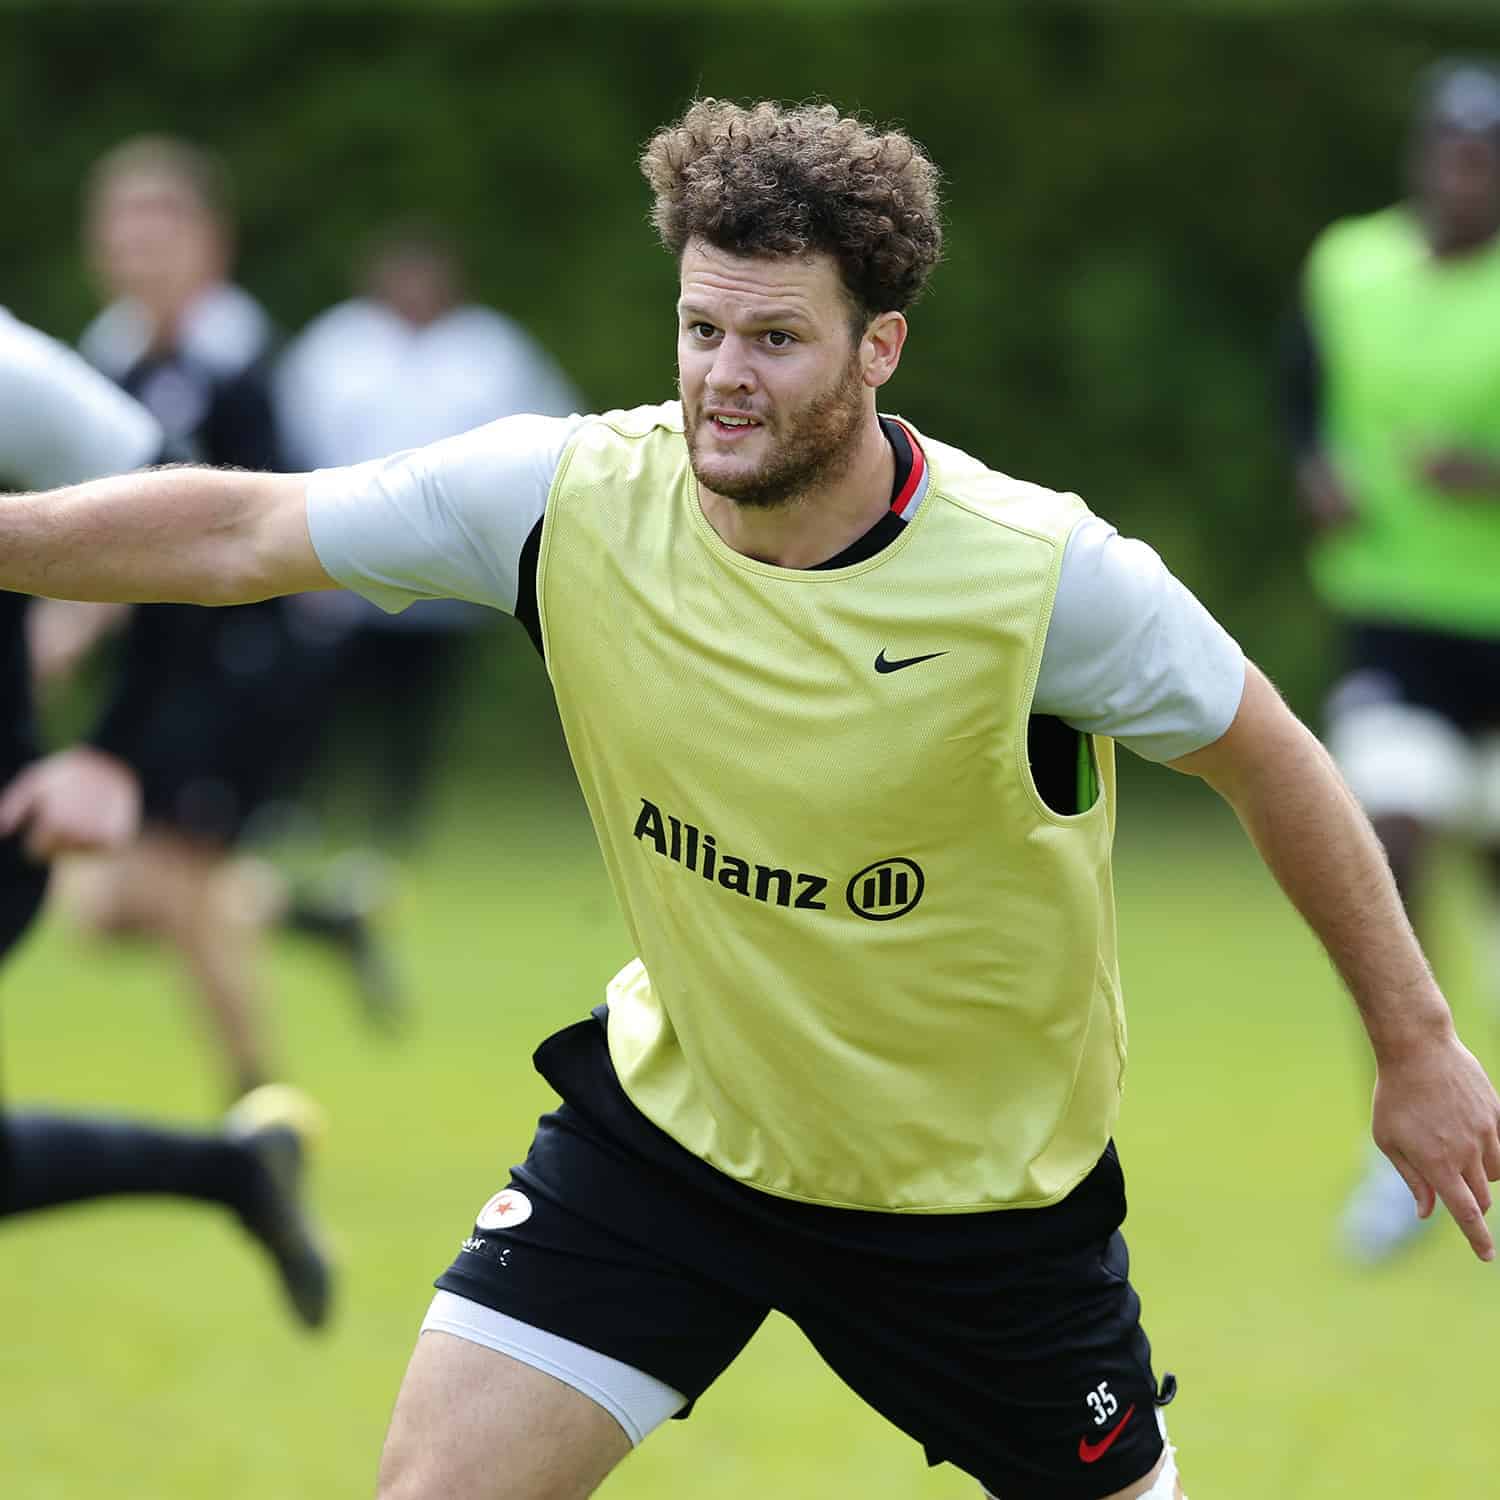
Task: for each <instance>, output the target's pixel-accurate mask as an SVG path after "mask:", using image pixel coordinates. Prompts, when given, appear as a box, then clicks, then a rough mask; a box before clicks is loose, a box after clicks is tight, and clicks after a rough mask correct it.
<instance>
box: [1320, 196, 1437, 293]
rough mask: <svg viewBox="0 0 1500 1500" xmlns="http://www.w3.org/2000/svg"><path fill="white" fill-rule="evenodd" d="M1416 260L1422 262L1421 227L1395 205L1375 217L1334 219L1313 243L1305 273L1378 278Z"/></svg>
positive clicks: (1361, 216) (1357, 216)
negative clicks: (1358, 274) (1374, 276)
mask: <svg viewBox="0 0 1500 1500" xmlns="http://www.w3.org/2000/svg"><path fill="white" fill-rule="evenodd" d="M1415 257H1422V258H1425V251H1424V247H1423V243H1422V232H1421V226H1420V225H1419V224H1418V222H1417V220H1416V218H1415V217H1414V215H1413V214H1412V212H1411V210H1410V209H1409V208H1408V207H1407V206H1406V205H1405V204H1402V203H1395V204H1392V205H1391V206H1390V207H1388V208H1382V209H1380V210H1378V211H1377V212H1375V213H1369V214H1353V215H1350V216H1349V217H1347V218H1342V219H1335V220H1334V221H1333V223H1331V224H1329V225H1328V226H1327V228H1325V229H1324V230H1323V231H1322V232H1321V233H1320V234H1319V235H1318V237H1317V238H1316V239H1315V240H1314V241H1313V243H1312V247H1311V249H1309V251H1308V253H1307V271H1308V275H1309V276H1311V277H1317V276H1320V275H1324V276H1326V275H1330V274H1334V273H1340V274H1346V273H1349V272H1357V273H1361V274H1365V275H1370V274H1379V273H1380V272H1382V271H1385V270H1387V269H1389V268H1391V267H1392V266H1400V265H1405V264H1407V263H1409V262H1410V261H1411V260H1412V259H1413V258H1415Z"/></svg>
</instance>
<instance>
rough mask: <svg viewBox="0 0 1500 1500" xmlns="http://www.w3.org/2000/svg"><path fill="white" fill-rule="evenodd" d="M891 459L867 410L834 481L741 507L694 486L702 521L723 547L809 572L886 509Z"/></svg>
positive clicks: (893, 461) (893, 475) (892, 466)
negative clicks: (850, 454) (851, 451)
mask: <svg viewBox="0 0 1500 1500" xmlns="http://www.w3.org/2000/svg"><path fill="white" fill-rule="evenodd" d="M895 478H896V456H895V454H894V453H892V452H891V445H890V444H889V443H888V442H887V441H886V438H885V434H884V433H883V432H882V431H881V430H880V420H879V418H878V417H877V416H876V414H875V411H874V408H873V407H872V408H871V410H870V414H869V420H868V421H867V422H866V423H865V425H864V426H863V427H862V428H861V430H860V435H859V440H858V442H857V443H856V444H855V448H854V455H853V459H852V461H851V462H850V464H849V465H848V467H847V468H846V469H845V470H844V472H843V473H842V474H840V475H839V476H838V477H837V478H836V479H834V480H832V481H831V482H829V483H828V484H825V485H822V486H820V487H819V488H818V489H816V490H810V491H807V492H805V493H803V494H800V495H794V496H793V497H792V498H791V499H789V500H787V501H786V502H784V503H783V504H781V505H777V506H770V507H760V506H743V505H740V504H739V503H738V502H737V501H734V500H730V499H727V498H726V497H725V496H723V495H717V494H715V493H714V492H713V491H712V490H710V489H706V488H705V487H704V486H703V485H701V484H700V485H699V486H698V504H699V506H700V507H701V508H702V511H703V515H704V519H705V520H707V522H708V524H709V525H710V526H712V527H713V529H714V530H715V531H716V532H717V533H718V535H719V538H720V540H721V541H723V543H724V544H725V545H726V546H727V547H731V548H733V549H734V551H736V552H738V553H740V554H741V556H743V557H753V558H754V559H755V560H756V561H757V562H764V563H771V564H772V565H773V566H775V567H778V568H811V567H815V566H816V565H817V564H818V563H820V562H826V561H827V560H828V559H829V558H830V557H836V556H837V555H838V554H839V553H840V552H842V551H843V550H844V548H845V547H847V546H849V544H850V543H851V542H854V541H857V540H858V539H859V538H860V537H862V536H863V535H864V534H865V532H867V531H868V530H869V529H870V528H871V527H872V526H873V525H874V524H875V523H876V522H877V521H878V520H879V519H880V518H881V516H883V515H884V514H885V512H886V511H887V510H889V509H890V504H891V486H892V485H893V484H894V482H895Z"/></svg>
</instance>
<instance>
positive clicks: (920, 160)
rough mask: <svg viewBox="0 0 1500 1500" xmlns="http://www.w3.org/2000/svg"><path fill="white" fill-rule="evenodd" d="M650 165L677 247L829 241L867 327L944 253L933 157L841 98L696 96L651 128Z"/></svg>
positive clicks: (913, 291)
mask: <svg viewBox="0 0 1500 1500" xmlns="http://www.w3.org/2000/svg"><path fill="white" fill-rule="evenodd" d="M641 173H642V175H643V176H644V177H645V179H646V181H647V182H649V183H650V184H651V189H652V191H653V192H654V193H655V195H656V204H655V207H654V209H653V210H652V220H653V222H654V223H655V225H656V229H657V233H658V234H660V236H661V240H662V244H664V245H665V246H666V248H667V249H668V250H669V251H670V252H671V254H672V255H673V256H677V257H680V256H681V254H682V252H683V249H684V247H685V246H686V245H687V243H688V241H689V240H691V239H701V240H703V241H705V242H706V243H708V244H710V245H712V246H714V248H715V249H718V250H723V251H726V252H728V253H729V254H731V255H774V256H784V255H785V256H792V255H795V256H803V255H809V254H813V253H816V252H818V251H823V252H826V253H827V254H830V255H832V256H833V258H834V259H835V260H836V261H837V263H838V266H839V272H840V274H841V276H842V277H843V282H844V286H845V288H846V289H847V291H848V293H849V296H850V298H851V299H852V301H853V303H854V308H855V312H856V315H857V327H859V328H860V329H862V328H863V327H864V326H865V325H866V324H867V323H868V322H869V320H870V318H872V317H874V316H875V315H876V314H877V313H882V312H890V311H901V310H903V309H904V308H906V307H908V306H909V305H910V304H911V303H912V302H914V301H915V300H916V298H917V296H918V295H919V294H920V292H921V290H922V288H923V286H924V285H925V284H926V282H927V278H928V276H929V275H930V274H931V271H932V268H933V267H934V266H935V265H936V264H937V263H938V260H939V258H940V256H941V254H942V248H943V227H942V223H941V221H940V219H939V214H938V183H939V173H938V169H937V167H936V166H935V165H934V164H933V162H932V160H931V159H930V158H929V157H928V156H927V154H926V153H925V152H924V151H923V150H922V148H921V147H920V146H919V145H917V143H916V142H915V141H913V140H912V139H911V137H910V136H908V135H905V134H904V133H903V132H901V131H899V130H890V131H885V132H884V133H878V132H876V131H874V130H872V129H871V128H870V127H869V126H867V125H865V124H864V123H863V122H861V121H859V120H857V119H853V118H851V117H849V116H846V115H840V114H839V112H838V110H837V109H835V108H834V106H833V105H831V104H823V105H815V104H804V105H795V106H784V105H780V104H776V103H773V102H771V101H769V100H765V101H762V102H760V103H758V104H752V105H748V106H746V105H740V104H732V103H729V102H728V101H726V100H722V99H699V100H696V101H695V102H694V103H693V104H692V105H691V106H690V107H689V109H688V111H687V113H686V114H684V115H683V117H682V118H681V119H680V120H678V121H677V122H676V124H673V125H667V126H664V127H663V128H662V129H660V130H658V131H657V132H656V134H655V135H654V136H652V137H651V140H650V142H649V143H648V144H647V146H646V149H645V150H644V151H643V152H642V153H641Z"/></svg>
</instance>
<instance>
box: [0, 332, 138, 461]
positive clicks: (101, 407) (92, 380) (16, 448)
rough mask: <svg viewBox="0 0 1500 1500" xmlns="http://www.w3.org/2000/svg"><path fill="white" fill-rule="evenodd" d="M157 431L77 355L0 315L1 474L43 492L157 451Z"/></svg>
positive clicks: (119, 391)
mask: <svg viewBox="0 0 1500 1500" xmlns="http://www.w3.org/2000/svg"><path fill="white" fill-rule="evenodd" d="M162 441H163V440H162V432H161V428H160V427H159V426H158V425H157V422H156V419H155V418H154V417H153V416H152V415H151V413H150V412H148V411H147V410H146V409H145V407H143V406H141V405H140V404H139V403H138V402H136V401H134V400H132V399H131V398H130V397H129V396H127V395H126V394H125V393H124V391H122V390H120V389H119V388H118V387H117V386H116V385H114V384H113V383H112V382H111V381H110V380H108V379H107V378H106V377H105V376H103V375H101V374H99V372H98V371H97V370H94V369H92V368H90V366H89V365H88V364H86V363H85V362H84V360H83V359H82V358H80V357H79V356H78V355H77V354H75V353H74V352H73V351H72V350H71V349H69V348H67V347H66V346H65V345H63V344H60V343H58V342H57V340H55V339H51V338H48V337H47V335H46V334H43V333H40V332H38V331H37V330H36V329H34V328H31V327H29V326H28V325H26V324H24V323H21V322H19V321H18V320H16V319H15V318H12V317H11V316H9V314H5V313H0V473H3V475H4V478H5V480H6V481H8V482H10V483H12V484H14V485H16V486H18V487H19V488H22V489H31V490H45V489H53V488H56V487H58V486H61V485H66V484H80V483H82V482H83V481H84V480H86V479H98V478H100V477H101V476H102V475H105V474H121V473H124V472H125V471H126V470H129V469H138V468H140V467H141V466H142V465H143V464H148V463H151V462H153V461H155V460H156V459H157V458H158V457H160V455H161V450H162Z"/></svg>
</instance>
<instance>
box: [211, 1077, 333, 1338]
mask: <svg viewBox="0 0 1500 1500" xmlns="http://www.w3.org/2000/svg"><path fill="white" fill-rule="evenodd" d="M224 1131H225V1134H226V1135H227V1136H228V1137H229V1139H230V1140H231V1141H234V1142H236V1143H237V1144H239V1145H241V1146H243V1147H244V1148H245V1151H246V1152H247V1153H248V1155H249V1157H250V1161H251V1164H252V1169H253V1186H252V1187H251V1189H250V1191H249V1192H248V1193H247V1195H246V1199H245V1202H244V1203H243V1204H241V1205H240V1207H239V1215H240V1220H241V1222H242V1223H243V1224H244V1226H245V1228H246V1229H247V1230H248V1231H249V1232H250V1233H251V1234H252V1235H254V1236H255V1238H256V1239H258V1240H259V1241H260V1242H261V1244H262V1245H264V1246H265V1248H266V1250H267V1252H268V1253H269V1254H270V1257H271V1259H272V1261H274V1262H275V1265H276V1270H277V1274H278V1275H279V1276H280V1277H281V1284H282V1286H283V1288H285V1290H286V1294H287V1297H288V1299H289V1300H290V1301H291V1304H292V1307H293V1309H294V1311H295V1312H296V1314H297V1317H298V1318H299V1319H300V1320H301V1321H302V1322H303V1323H305V1324H306V1325H307V1327H309V1328H320V1327H322V1325H323V1324H324V1323H325V1322H326V1321H327V1319H328V1309H329V1304H330V1302H331V1300H332V1296H333V1266H332V1264H331V1262H330V1260H329V1257H328V1254H327V1252H326V1251H325V1250H324V1249H323V1247H322V1245H321V1244H320V1243H319V1238H318V1234H317V1232H316V1230H315V1228H314V1226H313V1223H312V1220H311V1218H310V1216H309V1214H308V1211H307V1208H306V1206H305V1204H304V1203H303V1201H302V1187H303V1174H304V1172H305V1170H306V1166H307V1157H308V1153H309V1152H310V1151H311V1149H312V1148H313V1146H314V1145H315V1144H316V1143H317V1142H318V1141H319V1140H321V1139H322V1136H323V1132H324V1124H323V1113H322V1111H321V1110H320V1109H319V1108H318V1106H317V1105H316V1104H314V1103H313V1101H312V1100H311V1099H309V1098H308V1097H307V1095H306V1094H304V1093H303V1092H302V1091H301V1090H300V1089H295V1088H292V1087H291V1086H290V1085H288V1084H284V1083H268V1084H264V1085H263V1086H262V1087H260V1088H258V1089H252V1090H251V1092H250V1093H248V1094H246V1095H245V1097H244V1098H243V1099H241V1100H239V1101H238V1102H237V1103H236V1104H235V1105H234V1107H233V1108H232V1109H231V1110H230V1111H229V1113H228V1115H227V1116H226V1117H225V1121H224Z"/></svg>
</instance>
